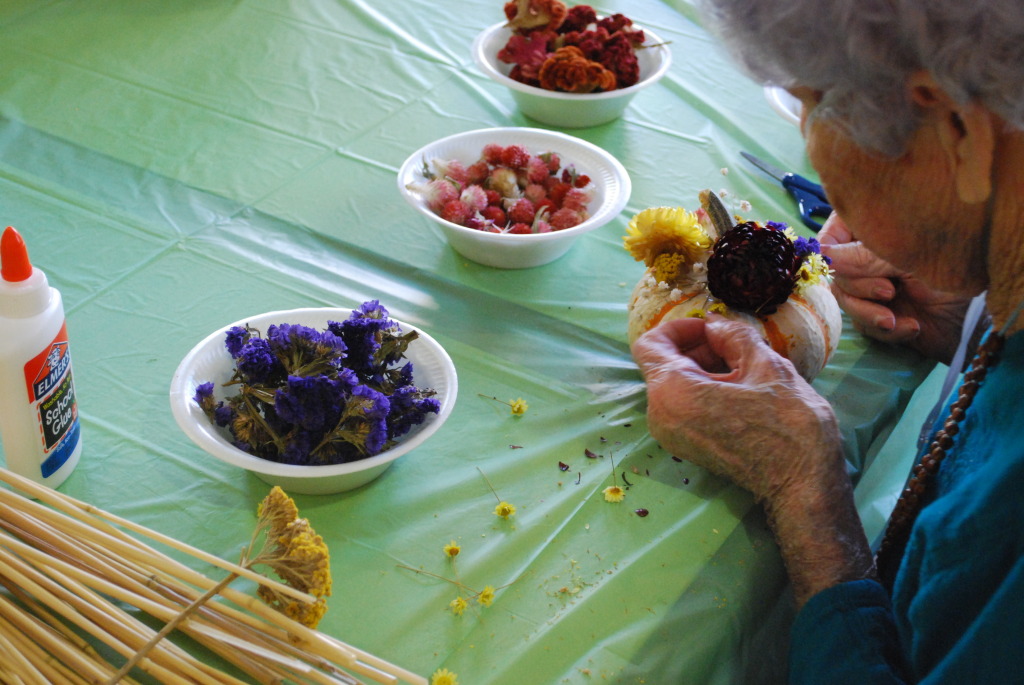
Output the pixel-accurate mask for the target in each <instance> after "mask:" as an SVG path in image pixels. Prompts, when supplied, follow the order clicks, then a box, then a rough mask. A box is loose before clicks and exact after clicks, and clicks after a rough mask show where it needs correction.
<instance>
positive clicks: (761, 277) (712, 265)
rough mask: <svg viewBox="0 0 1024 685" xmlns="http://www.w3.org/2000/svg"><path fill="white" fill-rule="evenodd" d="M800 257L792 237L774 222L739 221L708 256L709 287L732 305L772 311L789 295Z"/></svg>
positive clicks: (727, 303)
mask: <svg viewBox="0 0 1024 685" xmlns="http://www.w3.org/2000/svg"><path fill="white" fill-rule="evenodd" d="M799 268H800V259H799V257H797V254H796V248H794V247H793V241H792V240H790V239H789V237H788V236H787V235H786V234H785V233H784V232H783V231H781V230H779V229H777V228H775V227H773V226H762V225H760V224H758V223H757V222H755V221H747V222H744V223H742V224H737V225H736V226H734V227H733V228H732V230H730V231H728V232H727V233H726V234H725V235H723V236H722V237H721V238H719V239H718V241H717V242H716V243H715V246H714V248H713V252H712V254H711V257H709V258H708V290H710V291H711V294H712V295H714V296H715V297H717V298H718V299H720V300H721V301H722V302H724V303H725V304H726V305H728V306H729V307H732V308H734V309H739V310H741V311H746V312H751V313H755V314H764V315H767V314H773V313H774V312H775V310H776V309H778V307H779V305H781V304H782V303H784V302H785V301H786V300H787V299H789V295H790V293H792V292H793V286H794V284H795V283H796V278H797V272H798V270H799Z"/></svg>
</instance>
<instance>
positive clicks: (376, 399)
mask: <svg viewBox="0 0 1024 685" xmlns="http://www.w3.org/2000/svg"><path fill="white" fill-rule="evenodd" d="M360 399H361V400H364V401H363V402H362V403H361V404H362V407H361V410H360V411H359V414H360V418H362V420H363V421H365V422H366V424H367V427H368V428H369V430H368V432H367V433H366V440H365V442H364V443H363V452H364V454H367V455H369V456H372V455H374V454H378V453H379V452H380V451H381V450H383V449H384V445H385V444H387V441H388V421H387V419H388V414H389V413H390V411H391V402H390V401H389V400H388V397H387V395H385V394H384V393H381V392H377V391H376V390H374V389H373V388H370V387H368V386H365V385H357V386H356V387H355V388H353V389H352V397H351V398H350V399H349V402H350V403H351V402H354V401H358V400H360Z"/></svg>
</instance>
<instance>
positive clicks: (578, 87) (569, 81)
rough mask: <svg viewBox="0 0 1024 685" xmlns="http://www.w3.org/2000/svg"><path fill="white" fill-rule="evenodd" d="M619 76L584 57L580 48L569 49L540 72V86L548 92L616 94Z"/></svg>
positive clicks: (549, 60) (560, 53)
mask: <svg viewBox="0 0 1024 685" xmlns="http://www.w3.org/2000/svg"><path fill="white" fill-rule="evenodd" d="M615 83H616V78H615V73H614V72H611V71H608V70H607V69H605V68H604V66H603V65H602V64H601V63H599V62H594V61H591V60H589V59H587V58H586V57H584V56H583V53H582V52H581V51H580V49H579V48H577V47H575V46H572V45H569V46H566V47H564V48H559V49H558V50H555V53H554V54H553V55H551V56H550V57H549V58H548V59H547V61H545V62H544V65H543V66H542V67H541V68H540V85H541V88H545V89H547V90H558V91H563V92H566V93H593V92H595V91H603V90H613V89H614V88H615Z"/></svg>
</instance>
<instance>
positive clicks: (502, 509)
mask: <svg viewBox="0 0 1024 685" xmlns="http://www.w3.org/2000/svg"><path fill="white" fill-rule="evenodd" d="M515 513H516V508H515V506H513V505H511V504H509V503H508V502H499V503H498V506H496V507H494V514H495V516H500V517H501V518H503V519H508V517H509V516H514V515H515Z"/></svg>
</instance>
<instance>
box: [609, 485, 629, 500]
mask: <svg viewBox="0 0 1024 685" xmlns="http://www.w3.org/2000/svg"><path fill="white" fill-rule="evenodd" d="M604 499H605V501H606V502H621V501H622V500H624V499H626V491H625V490H623V489H622V488H620V487H619V486H618V485H609V486H608V487H606V488H605V489H604Z"/></svg>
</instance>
